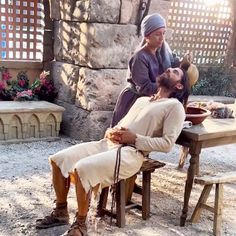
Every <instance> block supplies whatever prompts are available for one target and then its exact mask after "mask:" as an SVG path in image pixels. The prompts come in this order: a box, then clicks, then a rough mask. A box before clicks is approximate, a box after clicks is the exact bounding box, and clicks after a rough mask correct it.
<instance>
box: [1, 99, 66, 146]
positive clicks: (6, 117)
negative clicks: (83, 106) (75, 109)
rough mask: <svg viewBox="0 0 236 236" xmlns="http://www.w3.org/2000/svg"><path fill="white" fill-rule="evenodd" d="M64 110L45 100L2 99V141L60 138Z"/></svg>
mask: <svg viewBox="0 0 236 236" xmlns="http://www.w3.org/2000/svg"><path fill="white" fill-rule="evenodd" d="M64 110H65V109H64V108H63V107H61V106H58V105H55V104H53V103H49V102H45V101H30V102H29V101H24V102H15V101H0V143H16V142H26V141H38V140H55V139H58V135H59V130H60V123H61V119H62V112H63V111H64Z"/></svg>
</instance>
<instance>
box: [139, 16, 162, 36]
mask: <svg viewBox="0 0 236 236" xmlns="http://www.w3.org/2000/svg"><path fill="white" fill-rule="evenodd" d="M163 27H166V21H165V19H164V18H163V17H162V16H161V15H160V14H157V13H155V14H152V15H147V16H145V17H144V18H143V20H142V23H141V33H142V36H143V37H145V36H147V35H149V34H150V33H152V32H153V31H154V30H157V29H159V28H163Z"/></svg>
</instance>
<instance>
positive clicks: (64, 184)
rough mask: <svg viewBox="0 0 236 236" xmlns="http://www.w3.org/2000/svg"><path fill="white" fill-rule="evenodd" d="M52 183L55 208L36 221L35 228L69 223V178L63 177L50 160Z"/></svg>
mask: <svg viewBox="0 0 236 236" xmlns="http://www.w3.org/2000/svg"><path fill="white" fill-rule="evenodd" d="M51 166H52V183H53V187H54V190H55V194H56V208H55V209H53V211H52V213H51V214H50V215H48V216H46V217H45V218H43V219H38V220H37V221H36V228H38V229H44V228H50V227H54V226H59V225H65V224H68V223H69V214H68V210H67V195H68V192H69V187H70V178H65V177H64V176H63V175H62V173H61V170H60V168H59V167H58V166H57V165H56V164H55V162H53V161H51Z"/></svg>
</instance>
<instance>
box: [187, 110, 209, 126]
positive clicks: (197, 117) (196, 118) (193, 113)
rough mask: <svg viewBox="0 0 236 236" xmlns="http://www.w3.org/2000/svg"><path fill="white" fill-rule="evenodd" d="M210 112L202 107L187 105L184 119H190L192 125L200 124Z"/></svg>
mask: <svg viewBox="0 0 236 236" xmlns="http://www.w3.org/2000/svg"><path fill="white" fill-rule="evenodd" d="M210 114H211V112H210V111H209V110H206V109H204V108H199V107H187V111H186V119H185V120H187V121H191V122H192V124H193V125H197V124H201V123H202V122H203V121H204V120H205V119H206V118H207V117H208V116H209V115H210Z"/></svg>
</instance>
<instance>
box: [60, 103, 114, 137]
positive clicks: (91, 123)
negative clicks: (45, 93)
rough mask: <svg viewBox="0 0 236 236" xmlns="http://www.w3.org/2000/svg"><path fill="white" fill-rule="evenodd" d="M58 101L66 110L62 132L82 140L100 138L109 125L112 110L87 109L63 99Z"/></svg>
mask: <svg viewBox="0 0 236 236" xmlns="http://www.w3.org/2000/svg"><path fill="white" fill-rule="evenodd" d="M56 103H57V104H58V105H60V106H63V107H64V108H65V109H66V110H65V112H64V113H63V118H62V125H61V132H62V133H63V134H65V135H68V136H70V137H72V138H75V139H79V140H82V141H91V140H100V139H101V138H103V137H104V134H105V130H106V129H107V128H108V127H109V125H110V122H111V117H112V111H92V112H89V111H86V110H84V109H82V108H80V107H77V106H75V105H72V104H68V103H65V102H63V101H59V100H56Z"/></svg>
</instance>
